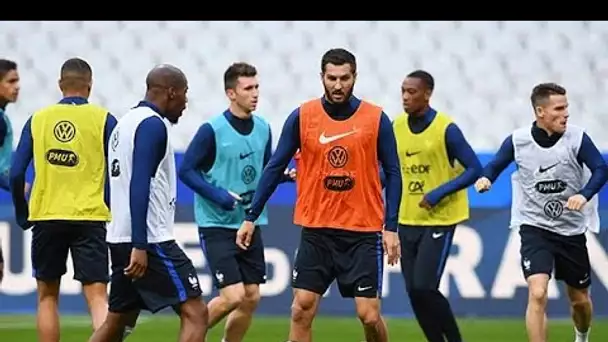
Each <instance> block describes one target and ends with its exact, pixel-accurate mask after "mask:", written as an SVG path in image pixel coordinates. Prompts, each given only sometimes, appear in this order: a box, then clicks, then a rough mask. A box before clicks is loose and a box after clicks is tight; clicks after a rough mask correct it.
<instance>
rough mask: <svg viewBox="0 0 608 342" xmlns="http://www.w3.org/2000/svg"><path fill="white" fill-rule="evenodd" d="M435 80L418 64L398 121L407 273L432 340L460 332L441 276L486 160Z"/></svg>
mask: <svg viewBox="0 0 608 342" xmlns="http://www.w3.org/2000/svg"><path fill="white" fill-rule="evenodd" d="M434 88H435V80H434V79H433V76H432V75H431V74H429V73H428V72H426V71H423V70H416V71H414V72H412V73H410V74H409V75H407V77H406V78H405V80H404V81H403V84H402V85H401V94H402V100H403V109H404V111H405V113H403V114H401V115H399V116H398V117H397V118H396V119H395V120H394V122H393V128H394V130H395V136H396V137H397V149H398V152H399V159H400V161H401V172H402V176H403V184H404V186H403V195H402V196H401V208H400V210H399V240H400V241H401V272H402V274H403V277H404V279H405V285H406V289H407V293H408V296H409V298H410V303H411V306H412V309H413V311H414V314H415V316H416V319H417V320H418V323H419V324H420V327H421V328H422V330H423V331H424V334H425V336H426V338H427V340H428V341H430V342H443V341H446V340H447V341H448V342H460V341H462V337H461V335H460V331H459V329H458V324H457V323H456V319H455V318H454V314H453V313H452V309H451V307H450V304H449V302H448V300H447V299H446V298H445V297H444V296H443V294H442V293H441V292H440V291H439V282H440V280H441V276H442V274H443V270H444V268H445V263H446V260H447V258H448V256H449V255H450V248H451V246H452V239H453V238H454V231H455V229H456V225H457V224H459V223H461V222H463V221H465V220H467V219H468V218H469V202H468V198H467V192H466V188H467V187H469V186H471V185H473V183H475V180H477V178H479V176H480V175H481V163H480V162H479V159H477V156H476V155H475V152H474V151H473V149H472V148H471V146H470V145H469V143H468V142H467V140H466V139H465V137H464V135H463V134H462V132H461V130H460V128H458V126H457V125H456V123H454V121H453V120H452V118H450V117H449V116H447V115H446V114H445V113H442V112H438V111H437V110H435V109H434V108H432V107H431V106H430V104H429V102H430V99H431V96H432V94H433V89H434Z"/></svg>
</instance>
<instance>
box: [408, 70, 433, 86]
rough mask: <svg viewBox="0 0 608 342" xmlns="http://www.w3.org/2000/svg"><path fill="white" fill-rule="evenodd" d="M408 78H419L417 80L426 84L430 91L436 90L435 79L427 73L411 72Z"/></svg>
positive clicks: (422, 71) (420, 71)
mask: <svg viewBox="0 0 608 342" xmlns="http://www.w3.org/2000/svg"><path fill="white" fill-rule="evenodd" d="M407 77H408V78H417V79H419V80H421V81H422V83H424V86H425V87H426V88H427V89H428V90H430V91H433V90H434V89H435V78H433V75H431V74H430V73H429V72H427V71H424V70H415V71H412V72H410V73H409V74H408V75H407Z"/></svg>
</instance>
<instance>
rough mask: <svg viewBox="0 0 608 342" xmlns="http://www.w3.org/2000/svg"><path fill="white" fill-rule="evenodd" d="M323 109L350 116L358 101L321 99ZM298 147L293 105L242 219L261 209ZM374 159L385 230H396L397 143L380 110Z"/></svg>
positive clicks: (252, 217) (339, 116)
mask: <svg viewBox="0 0 608 342" xmlns="http://www.w3.org/2000/svg"><path fill="white" fill-rule="evenodd" d="M322 103H323V108H324V110H325V111H326V112H327V113H328V114H329V115H330V116H331V118H332V119H334V120H346V119H348V118H350V117H351V116H352V115H353V114H354V113H355V111H356V110H357V108H359V104H360V103H361V100H359V99H358V98H356V97H354V96H351V98H350V99H349V101H347V102H345V103H341V104H332V103H330V102H328V101H326V100H325V97H323V98H322ZM299 148H300V109H299V108H296V109H295V110H294V111H293V112H292V113H291V114H290V115H289V117H288V118H287V120H286V121H285V124H284V125H283V131H282V132H281V137H280V138H279V142H278V145H277V150H276V151H275V153H274V154H273V155H272V157H271V158H270V161H269V162H268V165H267V166H266V168H265V169H264V172H263V173H262V177H261V179H260V183H259V185H258V188H257V190H256V192H255V195H254V198H253V203H252V205H251V209H250V210H249V212H248V214H247V217H246V219H247V220H248V221H252V222H253V221H255V220H256V219H257V217H258V216H259V215H260V213H261V212H262V209H263V207H264V205H265V203H266V202H267V201H268V199H269V198H270V196H271V195H272V193H273V192H274V190H275V189H276V187H277V185H278V183H279V181H280V179H281V175H282V174H283V171H284V169H285V167H287V165H288V164H289V161H290V160H291V158H292V157H293V156H294V154H295V153H296V151H297V150H298V149H299ZM378 159H379V160H380V163H381V166H382V168H383V170H384V171H383V172H384V174H385V176H386V181H385V183H386V212H387V217H386V229H387V230H389V231H396V230H397V216H398V212H399V205H400V202H401V185H402V184H401V182H402V180H401V170H400V168H399V158H398V155H397V142H396V141H395V135H394V133H393V126H392V124H391V121H390V119H389V117H388V116H387V115H386V114H385V113H382V116H381V119H380V127H379V132H378Z"/></svg>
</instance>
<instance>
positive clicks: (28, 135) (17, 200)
mask: <svg viewBox="0 0 608 342" xmlns="http://www.w3.org/2000/svg"><path fill="white" fill-rule="evenodd" d="M33 157H34V142H33V139H32V118H31V117H30V118H29V119H28V120H27V122H26V123H25V126H23V130H22V131H21V138H20V139H19V144H18V145H17V150H16V151H15V156H14V157H13V162H12V164H11V171H10V176H9V177H10V188H11V195H12V197H13V205H14V207H15V218H16V219H17V223H18V224H19V226H21V228H24V229H27V228H29V227H30V223H28V221H27V218H28V216H29V212H28V207H27V202H26V200H25V193H24V191H23V189H24V187H25V173H26V172H27V167H28V165H30V162H31V161H32V158H33Z"/></svg>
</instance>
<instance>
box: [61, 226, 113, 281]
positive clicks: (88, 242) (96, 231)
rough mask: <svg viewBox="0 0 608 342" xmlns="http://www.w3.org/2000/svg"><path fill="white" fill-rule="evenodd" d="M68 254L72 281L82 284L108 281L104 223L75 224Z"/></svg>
mask: <svg viewBox="0 0 608 342" xmlns="http://www.w3.org/2000/svg"><path fill="white" fill-rule="evenodd" d="M70 252H71V253H72V260H73V262H74V279H76V280H78V281H80V282H81V283H83V284H93V283H107V282H108V281H109V276H108V245H107V243H106V227H105V223H104V222H78V223H75V224H74V237H73V238H72V240H71V244H70Z"/></svg>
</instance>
